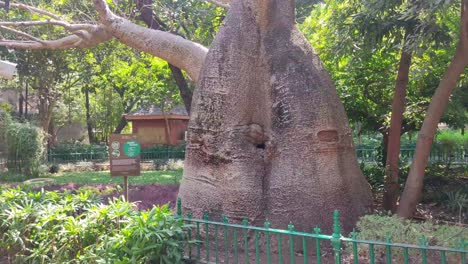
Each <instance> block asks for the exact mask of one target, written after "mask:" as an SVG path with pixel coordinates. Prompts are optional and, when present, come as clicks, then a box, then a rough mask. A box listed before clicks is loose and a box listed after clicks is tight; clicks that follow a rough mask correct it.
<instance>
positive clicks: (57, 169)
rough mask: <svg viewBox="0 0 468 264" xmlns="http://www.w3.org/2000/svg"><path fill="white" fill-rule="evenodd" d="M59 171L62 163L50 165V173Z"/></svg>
mask: <svg viewBox="0 0 468 264" xmlns="http://www.w3.org/2000/svg"><path fill="white" fill-rule="evenodd" d="M59 171H60V165H58V164H52V165H50V167H49V173H52V174H54V173H58V172H59Z"/></svg>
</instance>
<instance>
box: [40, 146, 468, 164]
mask: <svg viewBox="0 0 468 264" xmlns="http://www.w3.org/2000/svg"><path fill="white" fill-rule="evenodd" d="M356 154H357V156H358V159H359V161H360V162H370V163H375V162H379V160H378V157H379V151H378V150H377V149H372V148H357V149H356ZM413 155H414V149H401V154H400V158H401V161H402V162H406V163H409V162H411V160H412V158H413ZM184 158H185V150H180V149H179V150H172V149H170V148H168V149H167V150H148V151H145V150H143V151H142V153H141V160H143V161H150V160H158V159H160V160H167V159H184ZM108 159H109V154H108V152H107V150H103V151H94V152H86V153H73V152H70V153H54V152H53V151H50V152H49V153H48V161H49V162H51V163H68V162H80V161H94V162H99V161H107V160H108ZM429 162H431V163H441V162H443V163H446V162H451V163H454V164H468V151H457V152H450V153H448V152H442V151H435V150H434V151H432V152H431V155H430V157H429Z"/></svg>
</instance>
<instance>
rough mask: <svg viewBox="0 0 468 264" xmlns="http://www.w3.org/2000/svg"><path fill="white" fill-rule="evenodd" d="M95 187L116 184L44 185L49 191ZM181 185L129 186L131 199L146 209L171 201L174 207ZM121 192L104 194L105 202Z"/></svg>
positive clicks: (139, 207) (103, 187) (102, 188)
mask: <svg viewBox="0 0 468 264" xmlns="http://www.w3.org/2000/svg"><path fill="white" fill-rule="evenodd" d="M84 186H86V187H93V189H95V190H97V191H99V192H103V193H104V192H106V190H107V189H109V188H114V189H116V186H117V185H115V184H97V185H91V184H88V185H83V184H73V183H69V184H65V185H49V186H45V187H43V188H44V190H47V191H65V190H71V191H76V190H78V189H80V188H82V187H84ZM178 191H179V185H161V184H145V185H130V186H129V200H130V202H134V203H136V204H137V206H138V209H140V210H146V209H150V208H152V207H153V206H154V205H163V204H166V203H169V202H170V203H171V207H174V206H175V204H176V200H177V193H178ZM121 195H122V193H121V192H117V191H113V192H112V193H111V194H108V193H106V194H105V195H103V198H104V202H105V201H106V200H107V199H109V198H112V197H118V196H121Z"/></svg>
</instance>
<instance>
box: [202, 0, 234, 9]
mask: <svg viewBox="0 0 468 264" xmlns="http://www.w3.org/2000/svg"><path fill="white" fill-rule="evenodd" d="M203 1H205V2H208V3H212V4H214V5H217V6H219V7H222V8H226V9H229V4H228V3H224V2H223V1H217V0H203Z"/></svg>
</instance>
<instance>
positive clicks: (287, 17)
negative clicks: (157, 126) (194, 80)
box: [179, 0, 372, 232]
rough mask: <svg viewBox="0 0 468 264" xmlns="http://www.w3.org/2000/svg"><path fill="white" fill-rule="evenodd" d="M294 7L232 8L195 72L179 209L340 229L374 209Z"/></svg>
mask: <svg viewBox="0 0 468 264" xmlns="http://www.w3.org/2000/svg"><path fill="white" fill-rule="evenodd" d="M294 20H295V19H294V1H292V0H288V1H285V0H244V1H241V0H234V1H232V2H231V6H230V8H229V11H228V15H227V17H226V18H225V20H224V23H223V25H222V26H221V28H220V30H219V32H218V34H217V36H216V38H215V40H214V42H213V44H212V46H211V48H210V51H209V53H208V55H207V58H206V61H205V64H204V67H203V69H202V71H201V73H200V79H199V82H198V87H197V89H196V90H195V93H194V99H193V105H192V114H191V119H190V123H189V134H188V143H187V155H186V161H185V169H184V180H183V182H182V185H181V187H180V191H179V195H180V197H181V198H182V205H183V207H184V208H185V209H186V210H187V212H188V211H191V212H193V213H194V215H195V216H196V217H200V216H201V215H202V213H204V212H208V213H209V214H210V215H212V216H213V217H214V218H215V219H219V218H220V217H221V216H222V215H224V216H228V217H229V218H231V219H233V220H238V221H240V220H241V219H242V218H247V219H249V220H250V222H251V223H253V224H257V225H259V224H262V223H263V221H265V220H266V219H268V220H270V221H271V222H272V225H273V226H275V227H278V228H285V227H286V226H287V224H289V223H290V221H294V224H295V227H296V229H297V230H302V231H305V230H308V231H310V230H311V228H313V227H314V226H316V225H319V226H320V227H321V228H322V229H323V230H326V231H327V232H330V231H331V227H332V221H331V220H332V214H333V210H335V209H337V210H339V211H340V213H341V215H342V217H343V220H342V223H343V227H344V230H350V229H351V228H352V227H353V226H354V224H355V222H356V221H357V219H358V217H359V216H361V215H363V214H364V213H365V212H366V210H367V209H368V208H369V207H370V206H371V203H372V197H371V193H370V188H369V185H368V183H367V182H366V180H365V178H364V177H363V175H362V173H361V171H360V169H359V166H358V162H357V157H356V153H355V150H354V146H353V141H352V133H351V130H350V128H349V126H348V120H347V118H346V114H345V111H344V107H343V105H342V104H341V102H340V99H339V97H338V94H337V92H336V89H335V88H334V86H333V84H332V81H331V78H330V76H329V75H328V73H327V71H326V69H325V68H324V66H323V65H322V63H321V62H320V59H319V57H318V56H317V55H316V54H315V53H314V51H313V49H312V48H311V47H310V44H309V43H308V42H307V40H306V39H305V38H304V36H303V35H302V34H301V33H300V31H299V30H298V29H297V28H296V27H295V25H294V24H295V21H294Z"/></svg>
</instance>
